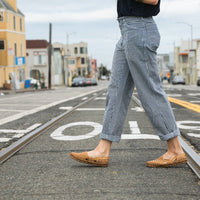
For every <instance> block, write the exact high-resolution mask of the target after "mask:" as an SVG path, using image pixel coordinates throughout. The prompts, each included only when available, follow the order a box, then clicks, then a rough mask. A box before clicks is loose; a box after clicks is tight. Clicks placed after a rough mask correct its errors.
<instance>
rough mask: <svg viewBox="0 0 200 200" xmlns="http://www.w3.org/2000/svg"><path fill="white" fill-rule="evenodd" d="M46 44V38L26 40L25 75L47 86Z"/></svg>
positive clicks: (47, 44)
mask: <svg viewBox="0 0 200 200" xmlns="http://www.w3.org/2000/svg"><path fill="white" fill-rule="evenodd" d="M48 46H49V43H48V42H47V41H46V40H27V41H26V49H27V53H26V57H27V76H28V77H31V78H34V79H37V80H39V82H41V83H44V84H45V86H48V81H49V79H48V73H49V69H48Z"/></svg>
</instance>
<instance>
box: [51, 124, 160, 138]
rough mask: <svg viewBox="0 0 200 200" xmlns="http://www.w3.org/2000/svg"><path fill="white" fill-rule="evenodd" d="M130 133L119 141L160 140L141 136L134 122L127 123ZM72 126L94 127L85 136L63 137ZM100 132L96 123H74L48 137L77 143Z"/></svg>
mask: <svg viewBox="0 0 200 200" xmlns="http://www.w3.org/2000/svg"><path fill="white" fill-rule="evenodd" d="M129 125H130V129H131V133H132V134H122V137H121V139H129V140H138V139H150V140H160V138H159V137H158V136H157V135H153V134H141V133H140V130H139V128H138V124H137V122H136V121H130V122H129ZM74 126H92V127H94V130H93V131H92V132H90V133H87V134H85V135H77V136H69V135H64V134H63V132H64V130H65V129H67V128H70V127H74ZM101 131H102V125H101V124H99V123H96V122H75V123H70V124H66V125H64V126H61V127H59V128H58V129H56V130H55V131H54V132H53V133H52V134H51V135H50V137H51V138H52V139H54V140H59V141H77V140H85V139H90V138H92V137H95V136H97V135H99V134H100V133H101Z"/></svg>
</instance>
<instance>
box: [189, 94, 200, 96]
mask: <svg viewBox="0 0 200 200" xmlns="http://www.w3.org/2000/svg"><path fill="white" fill-rule="evenodd" d="M188 95H190V96H200V93H190V94H188Z"/></svg>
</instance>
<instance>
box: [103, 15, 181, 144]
mask: <svg viewBox="0 0 200 200" xmlns="http://www.w3.org/2000/svg"><path fill="white" fill-rule="evenodd" d="M118 21H119V26H120V29H121V39H120V40H119V42H118V43H117V45H116V49H115V53H114V58H113V66H112V74H111V79H110V83H109V87H108V93H107V100H106V110H105V113H104V120H103V130H102V133H101V135H100V138H101V139H106V140H109V141H112V142H119V141H120V139H121V134H122V129H123V125H124V121H125V118H126V115H127V110H128V106H129V103H130V99H131V96H132V93H133V90H134V87H136V88H137V92H138V96H139V98H140V100H141V102H142V106H143V108H144V110H145V112H146V114H147V116H148V118H149V120H150V122H151V124H152V126H153V128H154V130H155V131H156V133H157V134H158V135H159V137H160V139H161V140H164V141H166V140H169V139H171V138H174V137H176V136H178V135H179V134H180V132H179V129H178V128H177V125H176V121H175V117H174V114H173V111H172V108H171V106H170V104H169V101H168V99H167V97H166V94H165V92H164V91H163V89H162V84H161V80H160V77H159V72H158V66H157V60H156V54H157V53H156V51H157V48H158V46H159V43H160V34H159V32H158V28H157V26H156V24H155V22H154V20H153V18H152V17H149V18H142V17H122V18H119V19H118Z"/></svg>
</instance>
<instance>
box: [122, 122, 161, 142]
mask: <svg viewBox="0 0 200 200" xmlns="http://www.w3.org/2000/svg"><path fill="white" fill-rule="evenodd" d="M129 126H130V129H131V133H132V134H122V136H121V139H122V140H146V139H149V140H160V138H159V137H158V136H157V135H153V134H141V132H140V129H139V127H138V123H137V122H136V121H129Z"/></svg>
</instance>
